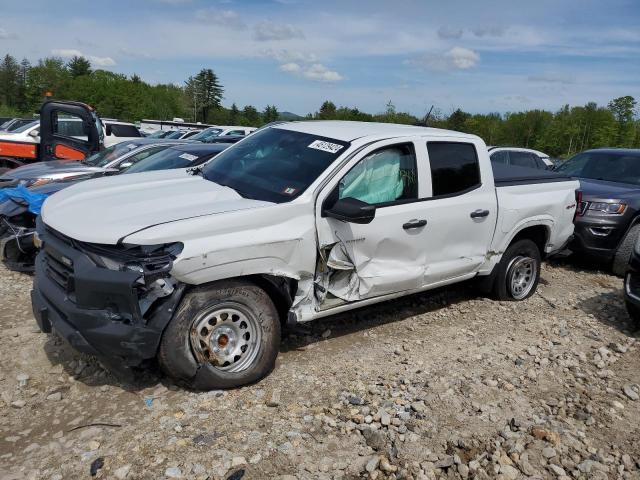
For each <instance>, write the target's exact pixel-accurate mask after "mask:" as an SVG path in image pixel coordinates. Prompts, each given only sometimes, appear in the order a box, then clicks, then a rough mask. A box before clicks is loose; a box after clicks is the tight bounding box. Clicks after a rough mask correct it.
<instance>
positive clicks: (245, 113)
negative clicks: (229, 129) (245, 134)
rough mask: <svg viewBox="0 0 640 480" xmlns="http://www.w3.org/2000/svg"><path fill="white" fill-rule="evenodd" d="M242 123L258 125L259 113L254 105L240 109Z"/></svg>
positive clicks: (252, 125)
mask: <svg viewBox="0 0 640 480" xmlns="http://www.w3.org/2000/svg"><path fill="white" fill-rule="evenodd" d="M241 123H242V125H248V126H251V127H255V126H257V125H260V113H259V112H258V110H257V109H256V107H254V106H252V105H247V106H245V107H244V108H243V109H242V121H241Z"/></svg>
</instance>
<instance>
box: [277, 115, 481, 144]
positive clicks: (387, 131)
mask: <svg viewBox="0 0 640 480" xmlns="http://www.w3.org/2000/svg"><path fill="white" fill-rule="evenodd" d="M272 128H281V129H283V130H292V131H295V132H301V133H309V134H312V135H318V136H322V137H329V138H335V139H336V140H341V141H344V142H352V141H354V140H356V139H361V138H372V139H373V138H378V137H389V136H390V137H405V136H412V135H433V136H456V137H461V138H469V139H472V138H478V137H476V136H475V135H470V134H468V133H461V132H455V131H453V130H444V129H441V128H431V127H418V126H413V125H401V124H397V123H377V122H351V121H346V120H311V121H303V122H288V123H283V124H279V125H275V126H274V127H272Z"/></svg>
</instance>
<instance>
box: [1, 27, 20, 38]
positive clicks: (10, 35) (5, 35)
mask: <svg viewBox="0 0 640 480" xmlns="http://www.w3.org/2000/svg"><path fill="white" fill-rule="evenodd" d="M16 38H18V35H16V34H15V33H9V32H7V31H6V30H5V29H4V28H0V40H13V39H16Z"/></svg>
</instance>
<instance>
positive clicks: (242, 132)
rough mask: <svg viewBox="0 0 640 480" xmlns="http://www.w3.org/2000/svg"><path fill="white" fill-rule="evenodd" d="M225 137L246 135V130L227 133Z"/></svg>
mask: <svg viewBox="0 0 640 480" xmlns="http://www.w3.org/2000/svg"><path fill="white" fill-rule="evenodd" d="M225 135H244V130H231V131H230V132H227V133H225Z"/></svg>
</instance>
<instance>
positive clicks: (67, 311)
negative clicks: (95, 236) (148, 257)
mask: <svg viewBox="0 0 640 480" xmlns="http://www.w3.org/2000/svg"><path fill="white" fill-rule="evenodd" d="M39 223H40V224H41V222H39ZM41 227H42V225H39V228H38V234H39V235H40V236H41V238H42V239H43V241H44V246H43V248H42V250H41V251H40V253H38V255H37V257H36V262H35V279H34V284H33V290H32V292H31V303H32V307H33V314H34V316H35V318H36V322H37V323H38V326H39V328H40V330H41V331H43V332H45V333H49V332H51V331H52V330H55V331H56V332H58V333H59V334H60V335H61V336H62V337H63V338H65V339H66V340H67V341H68V342H69V344H70V345H71V346H72V347H73V348H75V349H76V350H78V351H80V352H83V353H86V354H89V355H93V356H96V357H98V358H99V359H100V360H101V361H102V362H103V363H104V364H106V365H107V366H108V367H111V368H112V369H116V370H117V369H121V368H122V367H130V366H135V365H139V364H140V363H142V362H143V361H144V360H146V359H150V358H153V357H155V355H156V352H157V349H158V345H159V342H160V337H161V336H162V332H163V330H164V327H165V326H166V325H167V323H168V322H169V320H170V319H171V317H172V316H173V311H174V310H175V307H176V305H177V304H178V302H179V301H180V299H181V297H182V294H183V292H184V285H178V286H176V288H175V290H174V291H173V292H172V294H171V295H169V296H167V297H165V298H162V299H158V300H157V301H156V303H155V304H154V305H153V306H152V307H151V308H150V309H149V311H148V312H147V314H146V315H145V316H144V317H143V316H142V315H141V314H140V308H139V300H138V294H137V291H136V287H135V281H136V278H137V277H138V274H136V273H135V272H131V271H113V270H109V269H106V268H101V267H98V266H97V265H96V264H95V263H94V262H93V261H92V260H91V259H90V258H89V257H88V256H87V255H86V254H85V253H83V252H82V251H81V250H79V249H77V248H75V247H74V244H73V242H72V241H70V240H69V239H64V238H61V237H58V236H54V235H53V234H52V232H49V231H47V232H46V233H44V232H43V229H42V228H41Z"/></svg>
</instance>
